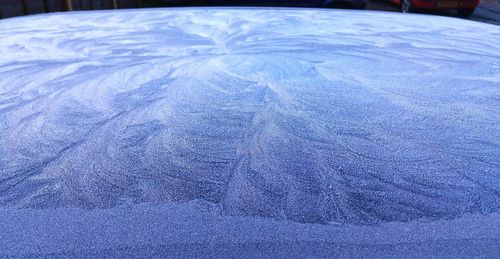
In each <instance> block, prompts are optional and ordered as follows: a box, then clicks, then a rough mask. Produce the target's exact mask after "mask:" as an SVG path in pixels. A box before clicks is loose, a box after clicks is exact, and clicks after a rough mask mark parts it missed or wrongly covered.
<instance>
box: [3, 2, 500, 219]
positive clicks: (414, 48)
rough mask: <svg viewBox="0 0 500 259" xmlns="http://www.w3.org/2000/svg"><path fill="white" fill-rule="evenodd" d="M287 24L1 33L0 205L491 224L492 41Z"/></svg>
mask: <svg viewBox="0 0 500 259" xmlns="http://www.w3.org/2000/svg"><path fill="white" fill-rule="evenodd" d="M423 20H424V19H423V17H422V16H419V15H404V16H403V15H399V14H389V13H381V12H363V13H360V12H349V11H331V10H325V11H321V10H311V9H309V10H301V9H164V10H162V9H159V10H154V11H153V10H146V11H145V10H141V11H115V12H85V13H76V14H52V15H40V16H35V17H25V18H16V19H8V20H3V21H1V22H0V78H1V80H0V205H1V206H4V207H19V208H23V207H32V208H50V207H63V206H64V207H66V206H72V207H82V208H89V209H91V208H107V207H113V206H116V205H118V204H121V203H123V202H130V201H132V202H166V201H189V200H195V199H201V200H206V201H209V202H212V203H214V204H218V205H219V207H220V210H221V211H222V213H223V214H226V215H252V216H258V217H273V218H277V219H290V220H294V221H298V222H316V223H327V222H331V221H337V222H347V223H355V224H363V223H369V222H378V221H407V220H412V219H417V218H432V219H439V218H450V217H457V216H460V215H463V214H464V213H488V212H493V211H498V210H499V208H500V123H499V121H500V76H499V75H500V64H499V63H500V62H499V61H500V29H499V28H500V27H497V26H492V25H486V24H480V23H474V22H468V21H463V20H458V19H453V18H442V17H425V21H426V22H425V23H423V22H422V21H423Z"/></svg>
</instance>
